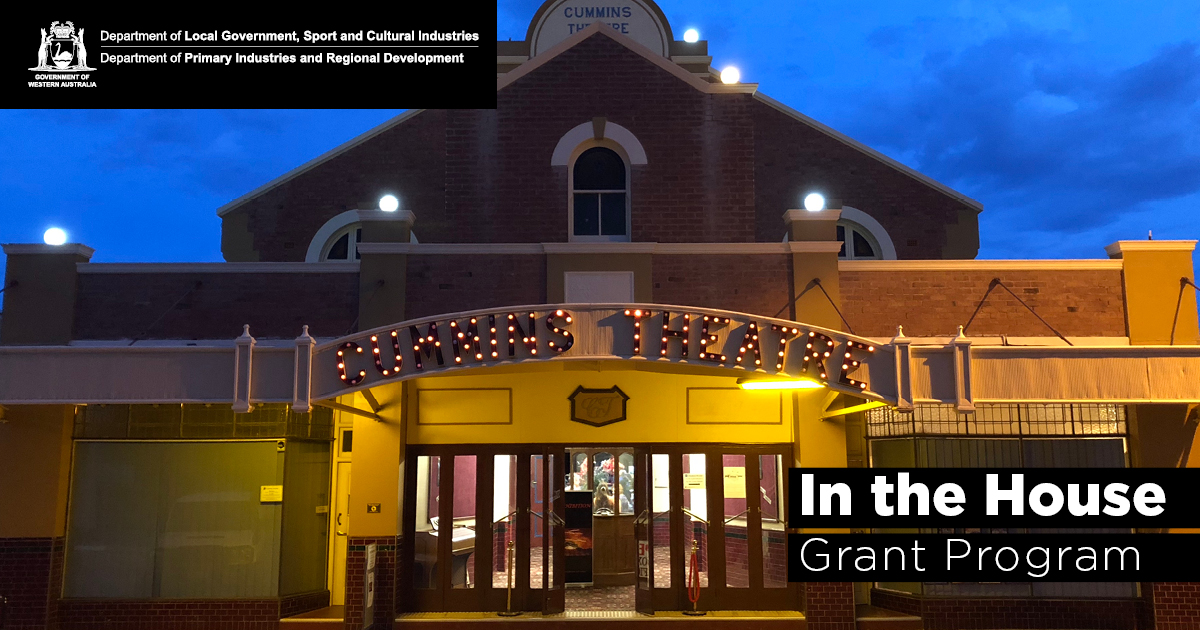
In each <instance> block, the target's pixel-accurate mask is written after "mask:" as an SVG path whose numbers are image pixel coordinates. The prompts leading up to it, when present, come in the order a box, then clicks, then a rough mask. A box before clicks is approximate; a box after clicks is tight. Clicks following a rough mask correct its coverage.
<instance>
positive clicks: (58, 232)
mask: <svg viewBox="0 0 1200 630" xmlns="http://www.w3.org/2000/svg"><path fill="white" fill-rule="evenodd" d="M42 240H43V241H45V243H46V244H47V245H62V244H63V243H66V242H67V233H66V232H64V231H63V230H62V229H61V228H56V227H52V228H50V229H49V230H46V233H45V234H43V235H42Z"/></svg>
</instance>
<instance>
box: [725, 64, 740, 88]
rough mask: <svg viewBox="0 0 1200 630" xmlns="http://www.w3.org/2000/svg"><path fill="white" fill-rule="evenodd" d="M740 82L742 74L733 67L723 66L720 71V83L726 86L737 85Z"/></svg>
mask: <svg viewBox="0 0 1200 630" xmlns="http://www.w3.org/2000/svg"><path fill="white" fill-rule="evenodd" d="M741 80H742V72H741V70H738V69H737V68H735V67H733V66H725V69H724V70H722V71H721V83H725V84H726V85H729V84H733V83H737V82H738V81H741Z"/></svg>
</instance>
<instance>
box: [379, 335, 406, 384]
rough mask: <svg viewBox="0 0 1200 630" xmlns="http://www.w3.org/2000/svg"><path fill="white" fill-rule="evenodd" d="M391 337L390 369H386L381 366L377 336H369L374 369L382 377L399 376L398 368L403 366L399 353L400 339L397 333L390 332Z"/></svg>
mask: <svg viewBox="0 0 1200 630" xmlns="http://www.w3.org/2000/svg"><path fill="white" fill-rule="evenodd" d="M391 337H392V367H390V368H387V367H384V365H383V356H381V353H380V352H379V335H371V354H372V355H374V356H375V369H376V370H378V371H379V373H380V374H382V375H384V376H391V375H393V374H399V373H400V368H401V367H403V366H404V356H403V355H402V354H401V353H400V337H399V331H396V330H393V331H391Z"/></svg>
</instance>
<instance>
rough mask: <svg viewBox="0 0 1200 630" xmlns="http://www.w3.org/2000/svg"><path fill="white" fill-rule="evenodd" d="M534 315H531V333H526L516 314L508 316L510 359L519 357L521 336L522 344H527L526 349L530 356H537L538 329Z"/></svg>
mask: <svg viewBox="0 0 1200 630" xmlns="http://www.w3.org/2000/svg"><path fill="white" fill-rule="evenodd" d="M534 317H535V315H534V314H533V313H530V314H529V332H528V333H526V332H525V328H524V327H523V326H521V321H520V320H518V319H517V316H516V314H514V313H509V314H508V357H509V358H510V359H511V358H513V357H515V356H517V335H518V334H520V335H521V343H523V344H525V348H526V349H528V350H529V354H530V355H532V356H535V357H536V356H537V337H536V336H535V335H537V328H536V327H535V322H536V320H535V319H534Z"/></svg>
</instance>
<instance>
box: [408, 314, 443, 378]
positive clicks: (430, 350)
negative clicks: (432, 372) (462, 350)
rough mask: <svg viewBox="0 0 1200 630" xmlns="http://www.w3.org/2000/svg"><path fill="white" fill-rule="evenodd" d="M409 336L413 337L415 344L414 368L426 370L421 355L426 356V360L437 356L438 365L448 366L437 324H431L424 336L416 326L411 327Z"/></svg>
mask: <svg viewBox="0 0 1200 630" xmlns="http://www.w3.org/2000/svg"><path fill="white" fill-rule="evenodd" d="M408 334H409V335H410V336H411V337H412V342H413V367H415V368H416V369H418V370H422V369H425V368H424V366H423V365H422V364H421V353H424V354H425V358H426V359H428V358H429V357H430V356H431V355H433V354H436V355H437V363H438V365H445V364H446V362H445V360H444V359H442V340H441V338H440V337H438V328H437V322H430V323H429V327H428V328H426V329H425V334H424V335H422V334H421V333H420V331H418V330H417V327H416V326H409V327H408Z"/></svg>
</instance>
